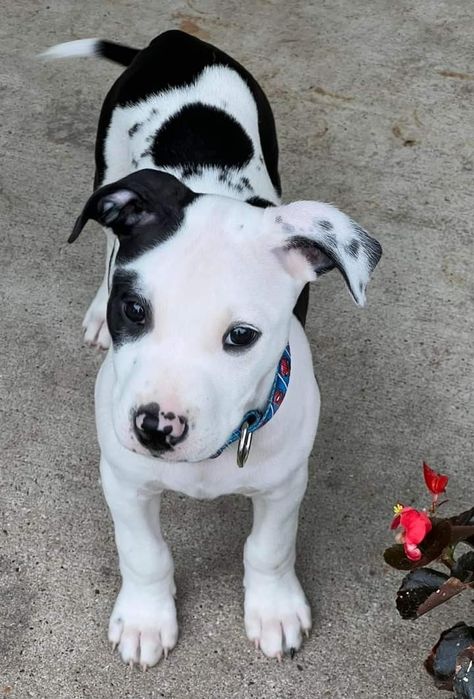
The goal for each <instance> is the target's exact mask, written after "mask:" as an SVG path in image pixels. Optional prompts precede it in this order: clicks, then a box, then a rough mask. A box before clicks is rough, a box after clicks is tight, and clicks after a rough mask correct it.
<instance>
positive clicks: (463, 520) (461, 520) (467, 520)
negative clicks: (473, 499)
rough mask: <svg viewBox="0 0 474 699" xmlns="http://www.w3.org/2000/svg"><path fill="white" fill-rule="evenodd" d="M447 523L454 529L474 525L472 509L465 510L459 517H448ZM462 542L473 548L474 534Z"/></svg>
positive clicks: (473, 509) (473, 510)
mask: <svg viewBox="0 0 474 699" xmlns="http://www.w3.org/2000/svg"><path fill="white" fill-rule="evenodd" d="M449 521H450V522H451V524H453V525H454V526H456V527H463V526H464V527H466V526H469V525H471V526H472V525H474V507H471V509H470V510H466V511H465V512H461V513H460V514H459V515H454V517H450V518H449ZM462 540H463V541H465V542H466V543H467V544H469V545H470V546H472V547H473V548H474V534H473V535H469V536H467V537H465V538H463V539H462Z"/></svg>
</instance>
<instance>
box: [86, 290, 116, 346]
mask: <svg viewBox="0 0 474 699" xmlns="http://www.w3.org/2000/svg"><path fill="white" fill-rule="evenodd" d="M106 313H107V291H106V290H105V289H104V288H103V287H102V286H101V287H100V289H99V291H98V292H97V294H96V296H95V298H94V300H93V301H92V303H91V305H90V306H89V309H88V311H87V313H86V315H85V317H84V321H83V323H82V329H83V330H84V343H85V344H86V345H87V346H88V347H97V349H103V350H106V349H108V348H109V347H110V343H111V338H110V333H109V329H108V327H107V321H106Z"/></svg>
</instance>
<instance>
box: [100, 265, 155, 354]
mask: <svg viewBox="0 0 474 699" xmlns="http://www.w3.org/2000/svg"><path fill="white" fill-rule="evenodd" d="M135 299H137V300H138V301H139V303H140V304H141V305H142V306H143V308H144V309H145V322H144V324H143V325H138V324H136V323H132V321H130V320H129V319H128V318H127V316H126V315H125V313H124V310H123V305H124V302H125V301H127V300H135ZM107 325H108V328H109V332H110V335H111V337H112V342H113V343H114V347H119V346H120V345H122V344H124V343H125V342H133V341H134V340H139V339H140V338H141V337H143V335H145V334H146V333H147V332H149V331H150V330H151V329H152V327H153V315H152V310H151V306H150V304H149V303H148V301H147V299H145V298H144V297H143V296H142V295H141V293H140V291H139V289H138V287H137V275H136V274H135V273H134V272H126V271H125V270H121V269H118V270H116V271H115V274H114V276H113V281H112V289H111V291H110V296H109V301H108V304H107Z"/></svg>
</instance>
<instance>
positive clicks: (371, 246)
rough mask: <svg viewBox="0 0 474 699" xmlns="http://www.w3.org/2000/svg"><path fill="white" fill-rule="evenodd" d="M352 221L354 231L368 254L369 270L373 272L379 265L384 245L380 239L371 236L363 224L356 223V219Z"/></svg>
mask: <svg viewBox="0 0 474 699" xmlns="http://www.w3.org/2000/svg"><path fill="white" fill-rule="evenodd" d="M351 223H352V228H353V231H354V233H355V234H356V236H357V239H358V241H359V242H360V244H361V245H362V248H363V250H364V252H365V254H366V255H367V260H368V263H369V270H370V272H373V270H374V269H375V267H376V266H377V263H378V261H379V260H380V258H381V256H382V246H381V245H380V243H379V242H378V240H375V238H371V236H370V235H369V234H368V233H367V231H365V230H364V229H363V228H362V227H361V226H359V224H358V223H354V221H352V222H351Z"/></svg>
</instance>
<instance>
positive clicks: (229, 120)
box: [151, 102, 253, 181]
mask: <svg viewBox="0 0 474 699" xmlns="http://www.w3.org/2000/svg"><path fill="white" fill-rule="evenodd" d="M151 153H152V156H153V161H154V163H155V165H156V167H157V168H165V167H180V166H183V165H186V169H187V170H188V171H191V172H192V171H193V170H194V169H196V168H199V167H201V166H206V165H207V166H211V167H212V166H215V167H219V168H236V169H239V168H241V167H243V166H244V165H246V164H247V163H248V162H249V161H250V160H251V159H252V157H253V145H252V141H251V140H250V138H249V137H248V135H247V134H246V132H245V131H244V129H243V128H242V127H241V126H240V124H239V123H238V122H237V121H236V120H235V119H234V118H233V117H231V116H230V115H229V114H227V113H226V112H224V111H222V110H221V109H217V108H216V107H212V106H209V105H205V104H201V103H200V102H194V103H193V104H188V105H186V106H185V107H183V109H181V111H179V112H178V113H177V114H174V115H173V116H172V117H171V118H170V119H168V121H166V122H165V123H164V124H163V126H162V127H161V128H160V129H159V130H158V132H157V134H156V136H155V141H154V143H153V145H152V147H151ZM247 181H248V180H247Z"/></svg>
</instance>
